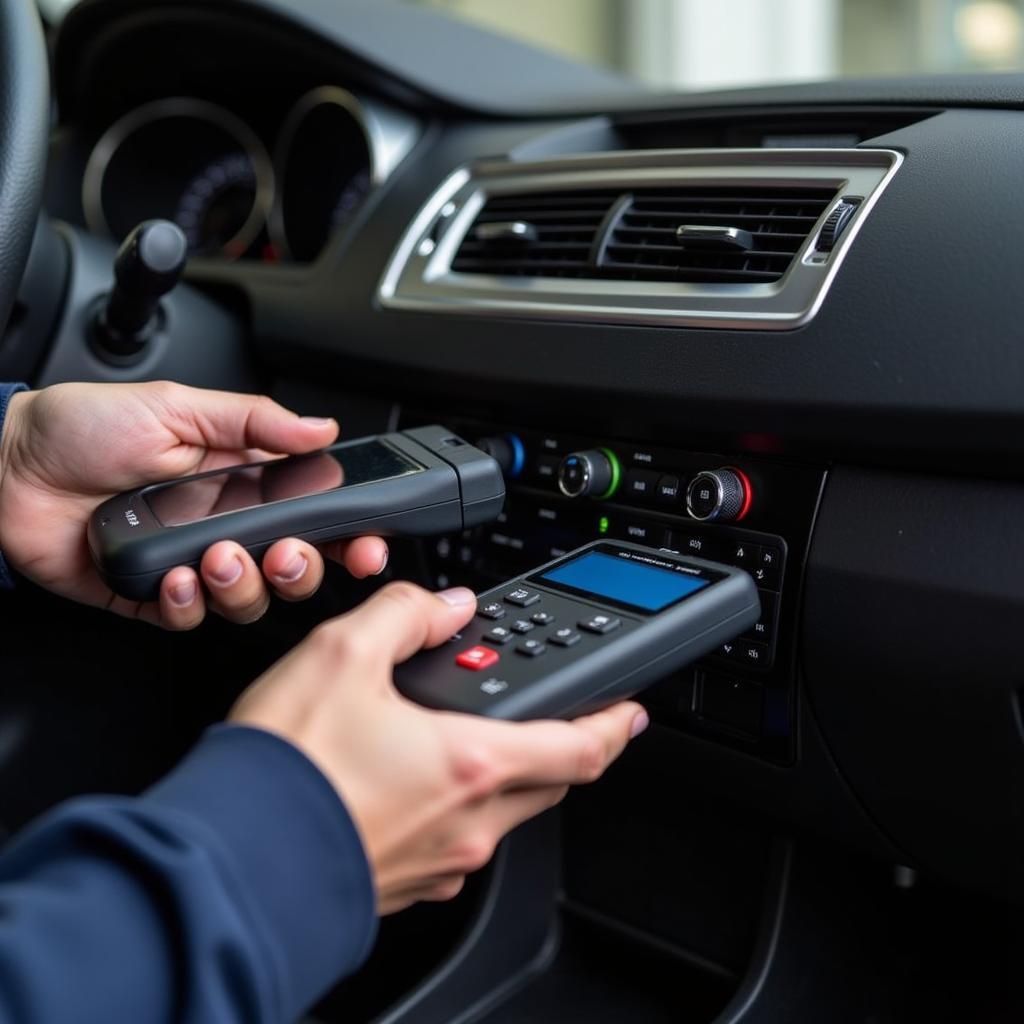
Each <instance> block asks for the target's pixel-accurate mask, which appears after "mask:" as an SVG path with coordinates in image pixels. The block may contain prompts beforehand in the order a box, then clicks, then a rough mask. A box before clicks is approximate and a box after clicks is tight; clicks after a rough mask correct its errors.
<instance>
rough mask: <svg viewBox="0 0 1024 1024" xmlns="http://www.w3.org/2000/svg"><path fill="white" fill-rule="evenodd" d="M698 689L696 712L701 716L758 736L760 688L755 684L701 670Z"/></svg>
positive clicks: (761, 694) (761, 692)
mask: <svg viewBox="0 0 1024 1024" xmlns="http://www.w3.org/2000/svg"><path fill="white" fill-rule="evenodd" d="M700 691H701V693H700V713H701V715H702V716H703V717H704V718H707V719H710V720H711V721H714V722H717V723H719V724H720V725H725V726H728V727H729V728H730V729H735V730H736V731H737V732H742V733H746V734H747V735H748V736H760V735H761V708H762V704H763V702H764V691H763V690H762V688H761V685H760V684H759V683H754V682H751V681H750V680H747V679H733V678H729V677H726V676H720V675H717V674H716V673H713V672H704V673H701V680H700Z"/></svg>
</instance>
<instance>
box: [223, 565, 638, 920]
mask: <svg viewBox="0 0 1024 1024" xmlns="http://www.w3.org/2000/svg"><path fill="white" fill-rule="evenodd" d="M475 610H476V599H475V597H474V595H473V593H472V592H471V591H469V590H464V589H461V588H459V589H456V590H452V591H445V592H443V593H441V594H430V593H428V592H427V591H425V590H421V589H420V588H419V587H416V586H413V585H412V584H409V583H393V584H390V585H388V586H386V587H384V588H383V589H382V590H380V591H378V593H376V594H375V595H374V596H373V597H371V598H370V599H369V600H368V601H366V602H365V603H364V604H362V605H361V606H360V607H359V608H357V609H355V610H354V611H352V612H350V613H349V614H347V615H344V616H342V617H340V618H338V619H334V620H332V621H330V622H327V623H325V624H323V625H321V626H319V627H318V628H317V629H316V630H314V631H313V632H312V633H311V634H310V636H309V637H308V638H307V639H306V640H305V641H304V642H303V643H302V644H300V645H299V646H298V647H296V648H295V649H294V650H293V651H292V652H291V653H289V654H288V655H287V656H285V657H284V658H283V659H282V660H281V661H279V662H278V663H277V664H276V665H275V666H274V667H273V668H271V669H270V670H269V671H268V672H267V673H266V674H264V675H263V676H262V677H261V678H260V679H259V680H258V681H257V682H256V683H255V684H253V686H251V687H250V688H249V689H248V690H247V691H246V692H245V693H244V694H243V695H242V697H241V698H240V699H239V701H238V703H237V704H236V705H235V707H234V709H233V710H232V712H231V715H230V718H231V719H232V720H233V721H236V722H239V723H241V724H245V725H250V726H255V727H257V728H262V729H266V730H268V731H269V732H273V733H276V734H278V735H279V736H282V737H284V738H285V739H286V740H288V741H289V742H291V743H293V744H294V745H295V746H297V747H298V748H299V749H300V750H302V751H303V752H304V753H305V754H306V755H307V756H308V757H309V758H310V759H311V760H312V761H313V762H314V763H315V764H317V765H318V766H319V768H320V769H321V771H322V772H323V773H324V775H326V777H327V778H328V780H329V781H330V782H331V783H332V785H333V786H334V787H335V789H336V790H337V791H338V793H339V794H340V795H341V797H342V799H343V800H344V802H345V805H346V806H347V808H348V810H349V812H350V813H351V815H352V817H353V819H354V821H355V823H356V826H357V828H358V829H359V832H360V834H361V836H362V839H363V844H364V846H365V848H366V852H367V856H368V858H369V861H370V865H371V867H372V870H373V875H374V879H375V882H376V887H377V905H378V910H379V912H380V913H381V914H389V913H393V912H394V911H397V910H401V909H402V908H404V907H406V906H409V905H410V904H411V903H415V902H417V901H419V900H444V899H450V898H451V897H453V896H455V895H456V894H457V893H458V892H459V890H460V889H461V888H462V885H463V882H464V879H465V876H466V875H467V874H468V873H470V872H472V871H475V870H477V869H478V868H480V867H482V866H483V865H484V864H486V863H487V861H488V860H490V858H491V855H492V853H493V852H494V848H495V846H496V845H497V843H498V841H499V840H500V839H501V838H502V836H504V835H505V834H506V833H507V832H509V831H511V830H512V829H513V828H515V827H516V826H517V825H519V824H520V823H522V822H523V821H526V820H527V819H528V818H532V817H533V816H534V815H536V814H539V813H540V812H541V811H544V810H546V809H547V808H549V807H552V806H554V805H555V804H557V803H558V802H559V801H560V800H561V799H562V797H563V796H564V795H565V793H566V790H567V788H568V787H569V786H570V785H575V784H577V783H585V782H592V781H594V780H595V779H597V778H598V777H599V776H600V775H601V774H602V773H603V772H604V770H605V769H606V768H607V767H608V765H609V764H611V762H612V761H614V760H615V758H617V757H618V756H619V754H620V753H621V752H622V750H623V749H624V748H625V746H626V744H627V743H628V742H629V740H630V738H631V736H635V735H637V734H638V733H639V732H641V731H642V730H643V729H644V728H645V727H646V725H647V715H646V712H645V711H644V710H643V708H641V707H640V705H638V704H635V703H632V702H624V703H621V704H617V705H615V706H614V707H610V708H608V709H606V710H605V711H601V712H599V713H597V714H594V715H587V716H586V717H584V718H579V719H577V720H576V721H575V722H556V721H543V722H528V723H512V722H499V721H495V720H493V719H487V718H482V717H479V718H478V717H475V716H472V715H463V714H455V713H450V712H441V711H431V710H427V709H426V708H422V707H420V706H418V705H416V704H413V703H411V702H410V701H408V700H406V699H405V698H404V697H402V696H401V695H400V694H399V693H398V691H397V690H396V689H395V688H394V684H393V680H392V668H393V666H394V665H395V664H396V663H397V662H401V661H404V660H405V659H407V658H409V657H411V656H412V655H413V654H414V653H415V652H416V651H418V650H419V649H420V648H421V647H424V646H427V647H432V646H436V645H437V644H440V643H443V642H444V641H445V640H447V639H448V638H449V637H450V636H452V634H454V633H455V632H456V631H458V630H459V629H460V628H462V627H463V626H464V625H465V624H466V623H467V622H468V621H469V619H470V618H471V617H472V615H473V613H474V612H475Z"/></svg>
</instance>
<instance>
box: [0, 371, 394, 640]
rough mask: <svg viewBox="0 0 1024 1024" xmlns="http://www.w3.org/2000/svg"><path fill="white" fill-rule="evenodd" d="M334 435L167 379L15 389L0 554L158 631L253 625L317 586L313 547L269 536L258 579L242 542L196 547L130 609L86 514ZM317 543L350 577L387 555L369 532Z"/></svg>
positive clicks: (322, 425) (2, 470)
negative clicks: (98, 556) (194, 556)
mask: <svg viewBox="0 0 1024 1024" xmlns="http://www.w3.org/2000/svg"><path fill="white" fill-rule="evenodd" d="M337 434H338V425H337V423H336V422H335V421H334V420H332V419H314V418H309V417H299V416H297V415H295V414H294V413H292V412H289V411H288V410H287V409H284V408H283V407H282V406H280V405H278V404H277V403H276V402H272V401H271V400H270V399H269V398H264V397H259V396H256V395H238V394H232V393H229V392H223V391H204V390H199V389H196V388H189V387H184V386H182V385H179V384H171V383H166V382H160V383H150V384H57V385H54V386H53V387H49V388H45V389H43V390H42V391H29V392H22V393H20V394H16V395H14V396H13V398H12V399H11V401H10V404H9V406H8V410H7V419H6V423H5V425H4V430H3V435H2V437H0V550H2V551H3V553H4V557H5V558H6V559H7V561H8V562H9V563H10V565H11V566H12V568H14V569H16V570H17V571H18V572H20V573H21V574H22V575H24V576H26V577H27V578H29V579H31V580H33V581H34V582H36V583H38V584H39V585H41V586H43V587H46V588H47V589H48V590H52V591H54V592H55V593H57V594H61V595H63V596H65V597H70V598H73V599H74V600H76V601H81V602H83V603H84V604H91V605H96V606H99V607H103V608H108V609H110V610H111V611H114V612H117V613H118V614H120V615H128V616H134V617H138V618H142V619H145V620H146V621H148V622H153V623H157V624H159V625H162V626H164V627H166V628H168V629H191V628H192V627H193V626H197V625H198V624H199V623H200V622H201V621H202V620H203V617H204V615H205V614H206V610H207V608H208V607H209V608H212V609H213V610H214V611H217V612H219V613H220V614H221V615H223V616H225V617H226V618H228V619H231V620H233V621H235V622H252V621H254V620H255V619H258V618H259V617H260V616H261V615H262V614H263V613H264V612H265V611H266V609H267V606H268V604H269V602H270V591H271V590H273V591H274V592H276V593H277V594H278V595H279V596H280V597H283V598H285V599H286V600H293V601H294V600H301V599H303V598H306V597H309V596H310V595H311V594H313V593H314V592H315V591H316V589H317V588H318V587H319V585H320V583H321V581H322V579H323V573H324V566H323V559H322V558H321V555H320V553H319V552H318V551H317V549H316V548H314V547H313V546H312V545H310V544H307V543H305V542H304V541H300V540H296V539H294V538H292V539H287V540H281V541H278V542H277V543H276V544H274V545H273V547H271V548H270V549H269V550H268V551H267V553H266V554H265V555H264V556H263V559H262V566H261V568H262V573H261V571H260V568H258V567H257V566H256V563H255V562H254V561H253V559H252V557H251V556H250V555H249V554H248V552H246V551H245V549H244V548H242V547H241V546H240V545H239V544H235V543H234V542H232V541H221V542H220V543H218V544H214V545H213V546H212V547H211V548H210V549H209V550H208V551H207V552H206V554H205V555H204V557H203V561H202V564H201V566H200V571H199V574H198V575H197V573H196V572H195V571H193V570H192V569H190V568H188V567H185V566H180V567H178V568H176V569H172V570H171V571H170V572H169V573H168V574H167V575H166V576H165V577H164V580H163V583H162V585H161V588H160V597H159V600H158V601H154V602H143V603H140V602H137V601H129V600H127V599H125V598H121V597H118V596H117V595H115V594H114V593H113V592H112V591H111V590H110V589H109V588H108V587H107V586H106V584H105V583H104V582H103V581H102V580H101V579H100V577H99V575H98V574H97V572H96V570H95V568H94V566H93V562H92V558H91V557H90V554H89V547H88V543H87V540H86V526H87V524H88V521H89V517H90V515H91V514H92V512H93V510H94V509H95V508H96V506H97V505H98V504H99V503H100V502H101V501H103V500H104V499H106V498H109V497H111V496H112V495H114V494H117V493H119V492H121V491H126V490H130V489H132V488H135V487H138V486H140V485H141V484H145V483H152V482H156V481H159V480H168V479H173V478H175V477H179V476H186V475H189V474H191V473H199V472H202V471H204V470H211V469H221V468H224V467H227V466H232V465H237V464H239V463H243V462H250V461H258V460H260V459H265V458H268V457H269V456H270V454H271V453H286V454H301V453H304V452H310V451H314V450H315V449H317V448H322V447H324V446H325V445H328V444H331V443H332V442H333V441H334V440H335V438H336V437H337ZM324 550H325V551H326V553H327V554H328V555H329V556H331V557H333V558H336V559H337V560H339V561H342V562H344V564H345V566H346V567H347V568H348V570H349V572H351V573H352V575H354V576H357V577H364V576H370V575H373V574H374V573H378V572H380V571H381V570H382V569H383V568H384V565H385V564H386V561H387V546H386V545H385V543H384V541H383V540H381V539H380V538H379V537H360V538H358V539H356V540H352V541H346V542H340V543H336V544H332V545H327V546H325V548H324ZM200 578H201V580H202V583H204V584H205V586H206V592H205V593H204V590H203V587H202V586H201V585H200Z"/></svg>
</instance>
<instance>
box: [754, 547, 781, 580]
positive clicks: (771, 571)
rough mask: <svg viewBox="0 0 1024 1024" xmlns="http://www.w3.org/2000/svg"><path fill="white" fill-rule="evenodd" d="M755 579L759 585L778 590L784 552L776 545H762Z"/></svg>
mask: <svg viewBox="0 0 1024 1024" xmlns="http://www.w3.org/2000/svg"><path fill="white" fill-rule="evenodd" d="M754 579H755V580H757V585H758V586H759V587H768V588H769V589H770V590H778V589H779V582H780V581H781V579H782V552H781V551H780V550H779V549H778V548H775V547H767V546H766V547H762V548H761V550H760V553H759V554H758V559H757V567H756V568H755V570H754Z"/></svg>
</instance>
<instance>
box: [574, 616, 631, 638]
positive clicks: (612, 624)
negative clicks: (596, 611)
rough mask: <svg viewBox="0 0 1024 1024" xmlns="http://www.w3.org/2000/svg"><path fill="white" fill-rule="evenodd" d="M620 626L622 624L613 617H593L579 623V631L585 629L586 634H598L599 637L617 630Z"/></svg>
mask: <svg viewBox="0 0 1024 1024" xmlns="http://www.w3.org/2000/svg"><path fill="white" fill-rule="evenodd" d="M621 625H622V622H621V621H620V620H619V619H617V618H615V616H613V615H593V616H591V617H590V618H589V619H581V620H580V622H579V627H580V629H585V630H586V631H587V632H588V633H599V634H600V635H601V636H603V635H604V634H605V633H610V632H611V631H612V630H613V629H618V628H619V626H621Z"/></svg>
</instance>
